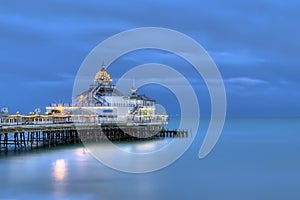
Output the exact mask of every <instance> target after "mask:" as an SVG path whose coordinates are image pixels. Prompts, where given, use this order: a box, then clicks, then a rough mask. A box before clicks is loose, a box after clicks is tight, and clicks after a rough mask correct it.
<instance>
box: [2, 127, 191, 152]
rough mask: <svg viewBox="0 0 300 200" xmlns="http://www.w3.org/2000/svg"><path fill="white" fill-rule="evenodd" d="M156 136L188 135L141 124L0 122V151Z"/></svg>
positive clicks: (183, 132) (142, 138) (184, 132)
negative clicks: (17, 123) (0, 123)
mask: <svg viewBox="0 0 300 200" xmlns="http://www.w3.org/2000/svg"><path fill="white" fill-rule="evenodd" d="M159 137H188V131H185V130H165V129H163V128H162V127H160V126H157V125H155V124H154V125H152V126H151V125H149V124H148V125H147V126H144V125H143V124H138V125H137V124H126V125H125V124H124V125H122V124H113V123H106V124H101V125H100V124H95V123H76V124H75V123H64V124H35V125H30V124H23V125H2V126H0V153H1V152H3V151H4V152H7V151H9V150H15V151H17V150H18V151H20V150H27V149H33V148H41V147H48V148H50V147H54V146H57V145H59V144H74V143H81V142H101V141H108V140H110V141H130V140H146V139H153V138H159Z"/></svg>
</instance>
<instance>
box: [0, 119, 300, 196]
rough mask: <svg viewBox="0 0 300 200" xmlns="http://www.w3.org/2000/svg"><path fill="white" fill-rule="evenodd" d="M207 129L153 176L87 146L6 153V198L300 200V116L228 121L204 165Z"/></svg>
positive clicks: (1, 169)
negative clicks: (109, 161)
mask: <svg viewBox="0 0 300 200" xmlns="http://www.w3.org/2000/svg"><path fill="white" fill-rule="evenodd" d="M206 128H207V122H206V121H204V122H202V123H200V131H199V133H198V135H197V138H196V139H195V141H194V143H193V144H192V146H191V148H190V149H189V150H188V151H187V152H186V153H185V154H184V155H183V156H182V157H181V158H180V159H178V160H177V161H176V162H175V163H173V164H172V165H171V166H169V167H167V168H164V169H162V170H159V171H156V172H152V173H147V174H128V173H121V172H118V171H115V170H112V169H110V168H108V167H106V166H104V165H102V164H101V163H99V161H97V160H96V159H94V158H93V157H92V156H90V154H89V153H87V151H86V150H85V148H84V147H83V146H81V145H77V146H61V147H58V148H55V149H50V150H49V149H48V150H38V151H35V152H27V153H20V154H16V155H7V156H5V155H4V154H2V155H1V156H0V173H1V174H0V179H1V182H0V191H1V192H0V199H300V119H299V118H284V119H280V118H274V119H270V118H269V119H229V120H227V122H226V125H225V128H224V132H223V133H222V136H221V138H220V140H219V142H218V143H217V145H216V147H215V148H214V150H213V151H212V152H211V153H210V154H209V156H208V157H206V158H205V159H203V160H200V159H199V158H198V151H199V148H200V145H201V142H202V139H203V136H204V133H205V130H206ZM122 145H123V148H127V149H133V150H135V151H136V150H137V149H139V148H147V146H148V147H151V148H153V146H155V141H149V142H146V143H145V142H143V143H124V144H122ZM132 164H134V163H132Z"/></svg>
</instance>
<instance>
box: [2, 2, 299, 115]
mask: <svg viewBox="0 0 300 200" xmlns="http://www.w3.org/2000/svg"><path fill="white" fill-rule="evenodd" d="M0 2H1V6H0V47H1V48H0V55H1V56H0V91H1V94H0V106H4V105H5V106H8V107H9V110H10V112H11V113H14V112H16V111H20V112H21V113H28V112H30V111H33V110H34V109H35V107H40V108H44V107H45V106H47V105H49V104H50V103H70V102H71V96H72V88H73V83H74V80H75V77H76V73H77V71H78V70H79V67H80V65H81V63H82V62H83V60H84V59H85V57H86V56H87V55H88V54H89V53H90V52H91V50H92V49H93V48H94V47H96V46H97V45H98V44H99V43H100V42H102V41H103V40H105V39H107V38H108V37H110V36H112V35H114V34H117V33H119V32H122V31H125V30H129V29H133V28H140V27H164V28H169V29H173V30H176V31H180V32H182V33H184V34H186V35H188V36H189V37H191V38H193V39H194V40H196V41H197V42H198V43H199V44H201V45H202V46H203V48H204V49H205V50H206V51H207V52H208V53H209V55H210V56H211V57H212V59H213V60H214V62H215V63H216V65H217V66H218V69H219V71H220V73H221V75H222V77H223V80H224V84H225V88H226V94H227V106H228V107H227V114H228V116H299V114H300V104H299V102H300V101H299V100H300V93H299V91H298V90H299V88H300V82H299V79H300V77H299V75H300V67H299V65H300V59H299V52H300V39H299V35H300V26H299V19H300V12H299V8H300V2H299V1H289V0H287V1H280V0H259V1H258V0H254V1H248V2H246V1H237V0H236V1H233V0H229V1H221V0H220V1H217V0H210V1H201V0H199V1H189V0H187V1H182V0H174V1H157V0H151V1H149V0H144V1H138V0H126V1H93V0H86V1H74V0H72V1H71V0H65V1H61V0H51V1H50V0H44V1H34V0H27V1H14V0H1V1H0ZM147 62H158V63H165V64H169V65H175V66H179V65H186V63H185V61H182V60H181V59H180V58H176V57H174V56H173V55H169V54H168V53H165V52H160V51H153V52H151V51H150V53H149V51H143V52H133V53H130V54H128V55H125V56H123V57H122V58H120V59H119V60H117V61H116V62H114V63H113V65H115V66H116V65H118V66H123V68H121V69H120V67H119V68H118V67H113V66H112V67H111V71H110V73H111V75H112V77H113V78H114V79H117V78H118V76H119V75H120V72H121V71H122V70H123V71H124V70H125V69H128V68H130V67H131V66H136V65H139V64H143V63H147ZM99 67H100V66H99ZM184 73H185V74H186V76H187V77H190V78H191V79H192V78H193V73H194V71H193V70H192V69H190V70H189V69H187V70H186V71H184ZM193 84H194V85H193V87H194V89H196V90H197V91H198V93H197V97H198V99H199V102H200V103H199V104H200V106H201V112H202V113H201V114H204V115H209V113H210V99H209V93H208V91H207V88H205V85H204V83H203V82H202V83H201V81H200V82H197V83H193ZM140 92H141V93H146V94H147V95H148V96H150V97H153V98H154V99H157V101H158V102H159V103H161V104H166V105H165V106H166V107H168V109H169V110H171V111H170V112H174V113H176V112H178V110H177V109H176V101H175V100H174V104H168V97H171V96H172V94H171V93H170V91H168V90H166V89H163V88H157V87H156V86H153V87H143V88H140ZM172 98H173V97H172ZM166 99H167V100H166ZM172 110H173V111H172Z"/></svg>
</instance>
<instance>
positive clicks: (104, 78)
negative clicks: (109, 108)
mask: <svg viewBox="0 0 300 200" xmlns="http://www.w3.org/2000/svg"><path fill="white" fill-rule="evenodd" d="M111 81H112V80H111V78H110V75H109V73H108V72H107V71H106V69H105V66H104V65H102V68H101V70H100V71H99V72H98V73H97V74H96V76H95V82H98V83H99V82H111Z"/></svg>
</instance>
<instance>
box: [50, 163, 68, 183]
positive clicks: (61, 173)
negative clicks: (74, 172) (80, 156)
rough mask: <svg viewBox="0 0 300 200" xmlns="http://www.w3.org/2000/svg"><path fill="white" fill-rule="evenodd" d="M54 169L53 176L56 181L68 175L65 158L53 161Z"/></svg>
mask: <svg viewBox="0 0 300 200" xmlns="http://www.w3.org/2000/svg"><path fill="white" fill-rule="evenodd" d="M53 167H54V171H53V176H54V178H55V180H56V181H63V180H64V179H65V176H66V171H67V163H66V161H65V160H64V159H59V160H56V161H55V162H54V163H53Z"/></svg>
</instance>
